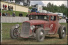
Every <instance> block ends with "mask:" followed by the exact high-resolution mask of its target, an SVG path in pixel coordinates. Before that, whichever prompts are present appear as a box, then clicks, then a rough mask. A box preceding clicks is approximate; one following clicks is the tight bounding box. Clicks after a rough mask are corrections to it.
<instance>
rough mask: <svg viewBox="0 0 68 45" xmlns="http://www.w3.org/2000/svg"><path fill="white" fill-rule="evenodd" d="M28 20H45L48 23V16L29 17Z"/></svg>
mask: <svg viewBox="0 0 68 45" xmlns="http://www.w3.org/2000/svg"><path fill="white" fill-rule="evenodd" d="M29 20H45V21H49V16H48V15H29Z"/></svg>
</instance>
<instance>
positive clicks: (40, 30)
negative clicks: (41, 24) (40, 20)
mask: <svg viewBox="0 0 68 45" xmlns="http://www.w3.org/2000/svg"><path fill="white" fill-rule="evenodd" d="M44 38H45V31H44V30H43V28H38V29H37V31H36V40H37V41H39V42H41V41H43V40H44Z"/></svg>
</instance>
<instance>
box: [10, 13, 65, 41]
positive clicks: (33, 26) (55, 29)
mask: <svg viewBox="0 0 68 45" xmlns="http://www.w3.org/2000/svg"><path fill="white" fill-rule="evenodd" d="M58 21H59V18H58V15H56V14H48V13H30V14H29V21H24V22H23V23H22V29H21V30H20V31H19V27H20V26H19V24H17V25H15V26H13V27H12V28H11V30H10V36H11V38H13V39H15V38H17V37H21V38H30V37H33V38H35V39H36V40H37V41H43V40H44V38H45V36H46V35H52V34H58V35H59V38H60V39H62V38H65V36H66V27H65V26H63V25H60V24H59V22H58Z"/></svg>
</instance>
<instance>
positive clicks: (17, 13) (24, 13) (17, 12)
mask: <svg viewBox="0 0 68 45" xmlns="http://www.w3.org/2000/svg"><path fill="white" fill-rule="evenodd" d="M7 12H8V13H9V14H10V15H12V14H13V12H15V14H16V16H19V13H22V14H23V16H26V15H27V13H26V12H20V11H8V10H7V11H4V10H2V13H7Z"/></svg>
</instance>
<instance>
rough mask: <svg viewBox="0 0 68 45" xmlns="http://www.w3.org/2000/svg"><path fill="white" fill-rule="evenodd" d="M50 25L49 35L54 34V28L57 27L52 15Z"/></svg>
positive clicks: (54, 17)
mask: <svg viewBox="0 0 68 45" xmlns="http://www.w3.org/2000/svg"><path fill="white" fill-rule="evenodd" d="M49 22H50V25H49V28H50V31H49V32H50V33H55V30H56V26H57V20H56V16H54V15H52V16H50V21H49Z"/></svg>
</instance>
